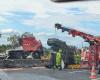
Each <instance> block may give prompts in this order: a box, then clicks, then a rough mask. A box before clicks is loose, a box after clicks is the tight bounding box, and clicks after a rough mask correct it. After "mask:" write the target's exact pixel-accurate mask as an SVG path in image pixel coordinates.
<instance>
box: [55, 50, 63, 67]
mask: <svg viewBox="0 0 100 80" xmlns="http://www.w3.org/2000/svg"><path fill="white" fill-rule="evenodd" d="M61 54H62V50H59V51H58V52H57V53H56V68H58V69H61V60H62V56H61Z"/></svg>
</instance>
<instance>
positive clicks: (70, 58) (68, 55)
mask: <svg viewBox="0 0 100 80" xmlns="http://www.w3.org/2000/svg"><path fill="white" fill-rule="evenodd" d="M47 44H48V45H49V46H51V49H53V50H54V51H58V50H59V49H62V51H63V52H62V58H63V60H64V63H65V65H66V66H67V65H69V64H73V63H74V52H75V50H76V48H75V47H74V46H68V45H67V44H66V42H64V41H61V40H59V39H56V38H49V39H48V41H47Z"/></svg>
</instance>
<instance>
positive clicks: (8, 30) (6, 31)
mask: <svg viewBox="0 0 100 80" xmlns="http://www.w3.org/2000/svg"><path fill="white" fill-rule="evenodd" d="M0 32H1V33H12V32H17V31H16V30H14V29H10V28H9V29H1V30H0Z"/></svg>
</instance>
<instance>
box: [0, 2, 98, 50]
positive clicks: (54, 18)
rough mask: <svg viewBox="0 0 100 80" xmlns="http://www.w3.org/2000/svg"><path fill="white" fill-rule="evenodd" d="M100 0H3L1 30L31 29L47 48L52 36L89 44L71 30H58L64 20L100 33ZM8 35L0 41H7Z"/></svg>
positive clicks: (18, 31) (82, 28)
mask: <svg viewBox="0 0 100 80" xmlns="http://www.w3.org/2000/svg"><path fill="white" fill-rule="evenodd" d="M99 4H100V0H97V1H83V2H80V1H78V2H68V3H54V2H52V1H50V0H2V1H0V33H6V34H8V33H16V34H17V33H19V34H22V33H24V32H31V33H33V35H34V36H35V37H36V39H37V40H41V42H42V44H43V46H44V47H48V46H47V40H48V38H58V39H60V40H63V41H66V43H67V44H68V45H74V46H77V47H79V48H80V47H82V44H83V46H88V44H87V43H84V40H83V39H82V38H80V37H75V38H73V37H72V36H70V35H68V34H67V32H64V33H62V32H61V31H60V30H55V28H54V24H55V23H61V24H63V25H64V26H66V27H70V28H74V29H77V30H80V31H83V32H86V33H89V34H92V35H95V36H99V35H100V5H99ZM7 43H8V42H7V41H6V35H3V37H2V38H1V39H0V44H7Z"/></svg>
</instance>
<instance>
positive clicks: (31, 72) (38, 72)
mask: <svg viewBox="0 0 100 80" xmlns="http://www.w3.org/2000/svg"><path fill="white" fill-rule="evenodd" d="M89 75H90V74H89V72H88V71H87V70H69V69H66V70H62V71H59V70H51V69H45V68H28V69H20V70H16V69H14V70H0V80H90V79H89V78H88V77H89ZM97 80H100V75H97Z"/></svg>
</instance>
